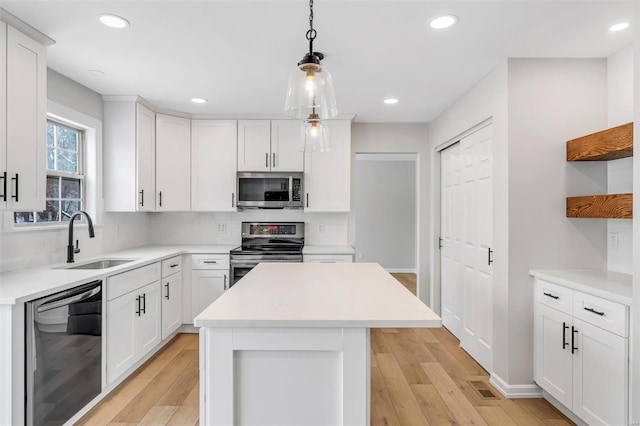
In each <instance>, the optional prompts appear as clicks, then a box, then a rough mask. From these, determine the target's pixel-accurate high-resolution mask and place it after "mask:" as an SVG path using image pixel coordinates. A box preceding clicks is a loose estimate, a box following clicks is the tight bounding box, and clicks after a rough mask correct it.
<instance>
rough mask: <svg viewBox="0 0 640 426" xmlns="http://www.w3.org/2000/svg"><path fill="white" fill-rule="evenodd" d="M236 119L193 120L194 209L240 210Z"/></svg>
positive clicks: (192, 167)
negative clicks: (238, 204) (237, 187)
mask: <svg viewBox="0 0 640 426" xmlns="http://www.w3.org/2000/svg"><path fill="white" fill-rule="evenodd" d="M237 139H238V123H237V121H235V120H193V121H191V209H192V210H194V211H219V212H220V211H236V193H235V192H236V142H237Z"/></svg>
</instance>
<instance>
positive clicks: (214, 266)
mask: <svg viewBox="0 0 640 426" xmlns="http://www.w3.org/2000/svg"><path fill="white" fill-rule="evenodd" d="M229 281H230V277H229V255H228V254H210V255H205V254H194V255H192V256H191V296H192V298H191V321H192V322H193V319H194V318H195V317H197V316H198V315H199V314H200V312H202V311H203V310H204V309H205V308H206V307H207V306H209V305H210V304H212V303H213V302H214V301H215V300H216V299H217V298H218V297H220V296H222V293H224V292H225V291H226V290H227V289H228V288H229Z"/></svg>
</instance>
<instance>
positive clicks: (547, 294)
mask: <svg viewBox="0 0 640 426" xmlns="http://www.w3.org/2000/svg"><path fill="white" fill-rule="evenodd" d="M542 294H544V295H545V296H547V297H550V298H552V299H556V300H558V299H560V296H554V295H553V294H551V293H542Z"/></svg>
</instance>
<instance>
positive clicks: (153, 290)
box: [106, 262, 162, 384]
mask: <svg viewBox="0 0 640 426" xmlns="http://www.w3.org/2000/svg"><path fill="white" fill-rule="evenodd" d="M160 271H161V267H160V262H157V263H152V264H151V265H147V266H143V267H140V268H136V269H133V270H130V271H127V272H123V273H121V274H117V275H113V276H111V277H107V279H106V290H107V291H106V293H107V314H106V321H107V333H106V340H107V342H106V347H107V383H108V384H110V383H113V382H114V381H116V380H117V379H118V378H119V377H120V376H121V375H122V374H124V373H125V372H127V370H129V368H131V367H132V366H133V365H134V364H135V363H136V362H138V361H139V360H140V359H142V358H143V357H144V356H145V355H146V354H148V353H149V351H151V350H152V349H153V348H154V347H156V346H157V345H158V344H159V343H160V340H161V334H162V333H161V306H160V277H161V273H160Z"/></svg>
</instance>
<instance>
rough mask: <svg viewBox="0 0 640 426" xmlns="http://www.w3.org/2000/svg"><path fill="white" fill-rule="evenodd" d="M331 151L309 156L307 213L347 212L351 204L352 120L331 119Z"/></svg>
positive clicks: (306, 159)
mask: <svg viewBox="0 0 640 426" xmlns="http://www.w3.org/2000/svg"><path fill="white" fill-rule="evenodd" d="M326 123H327V125H328V127H329V138H330V140H331V151H328V152H320V153H306V154H305V160H304V179H305V180H304V185H305V199H304V210H305V212H348V211H349V209H350V202H351V197H350V193H351V121H350V120H328V121H327V122H326Z"/></svg>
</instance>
